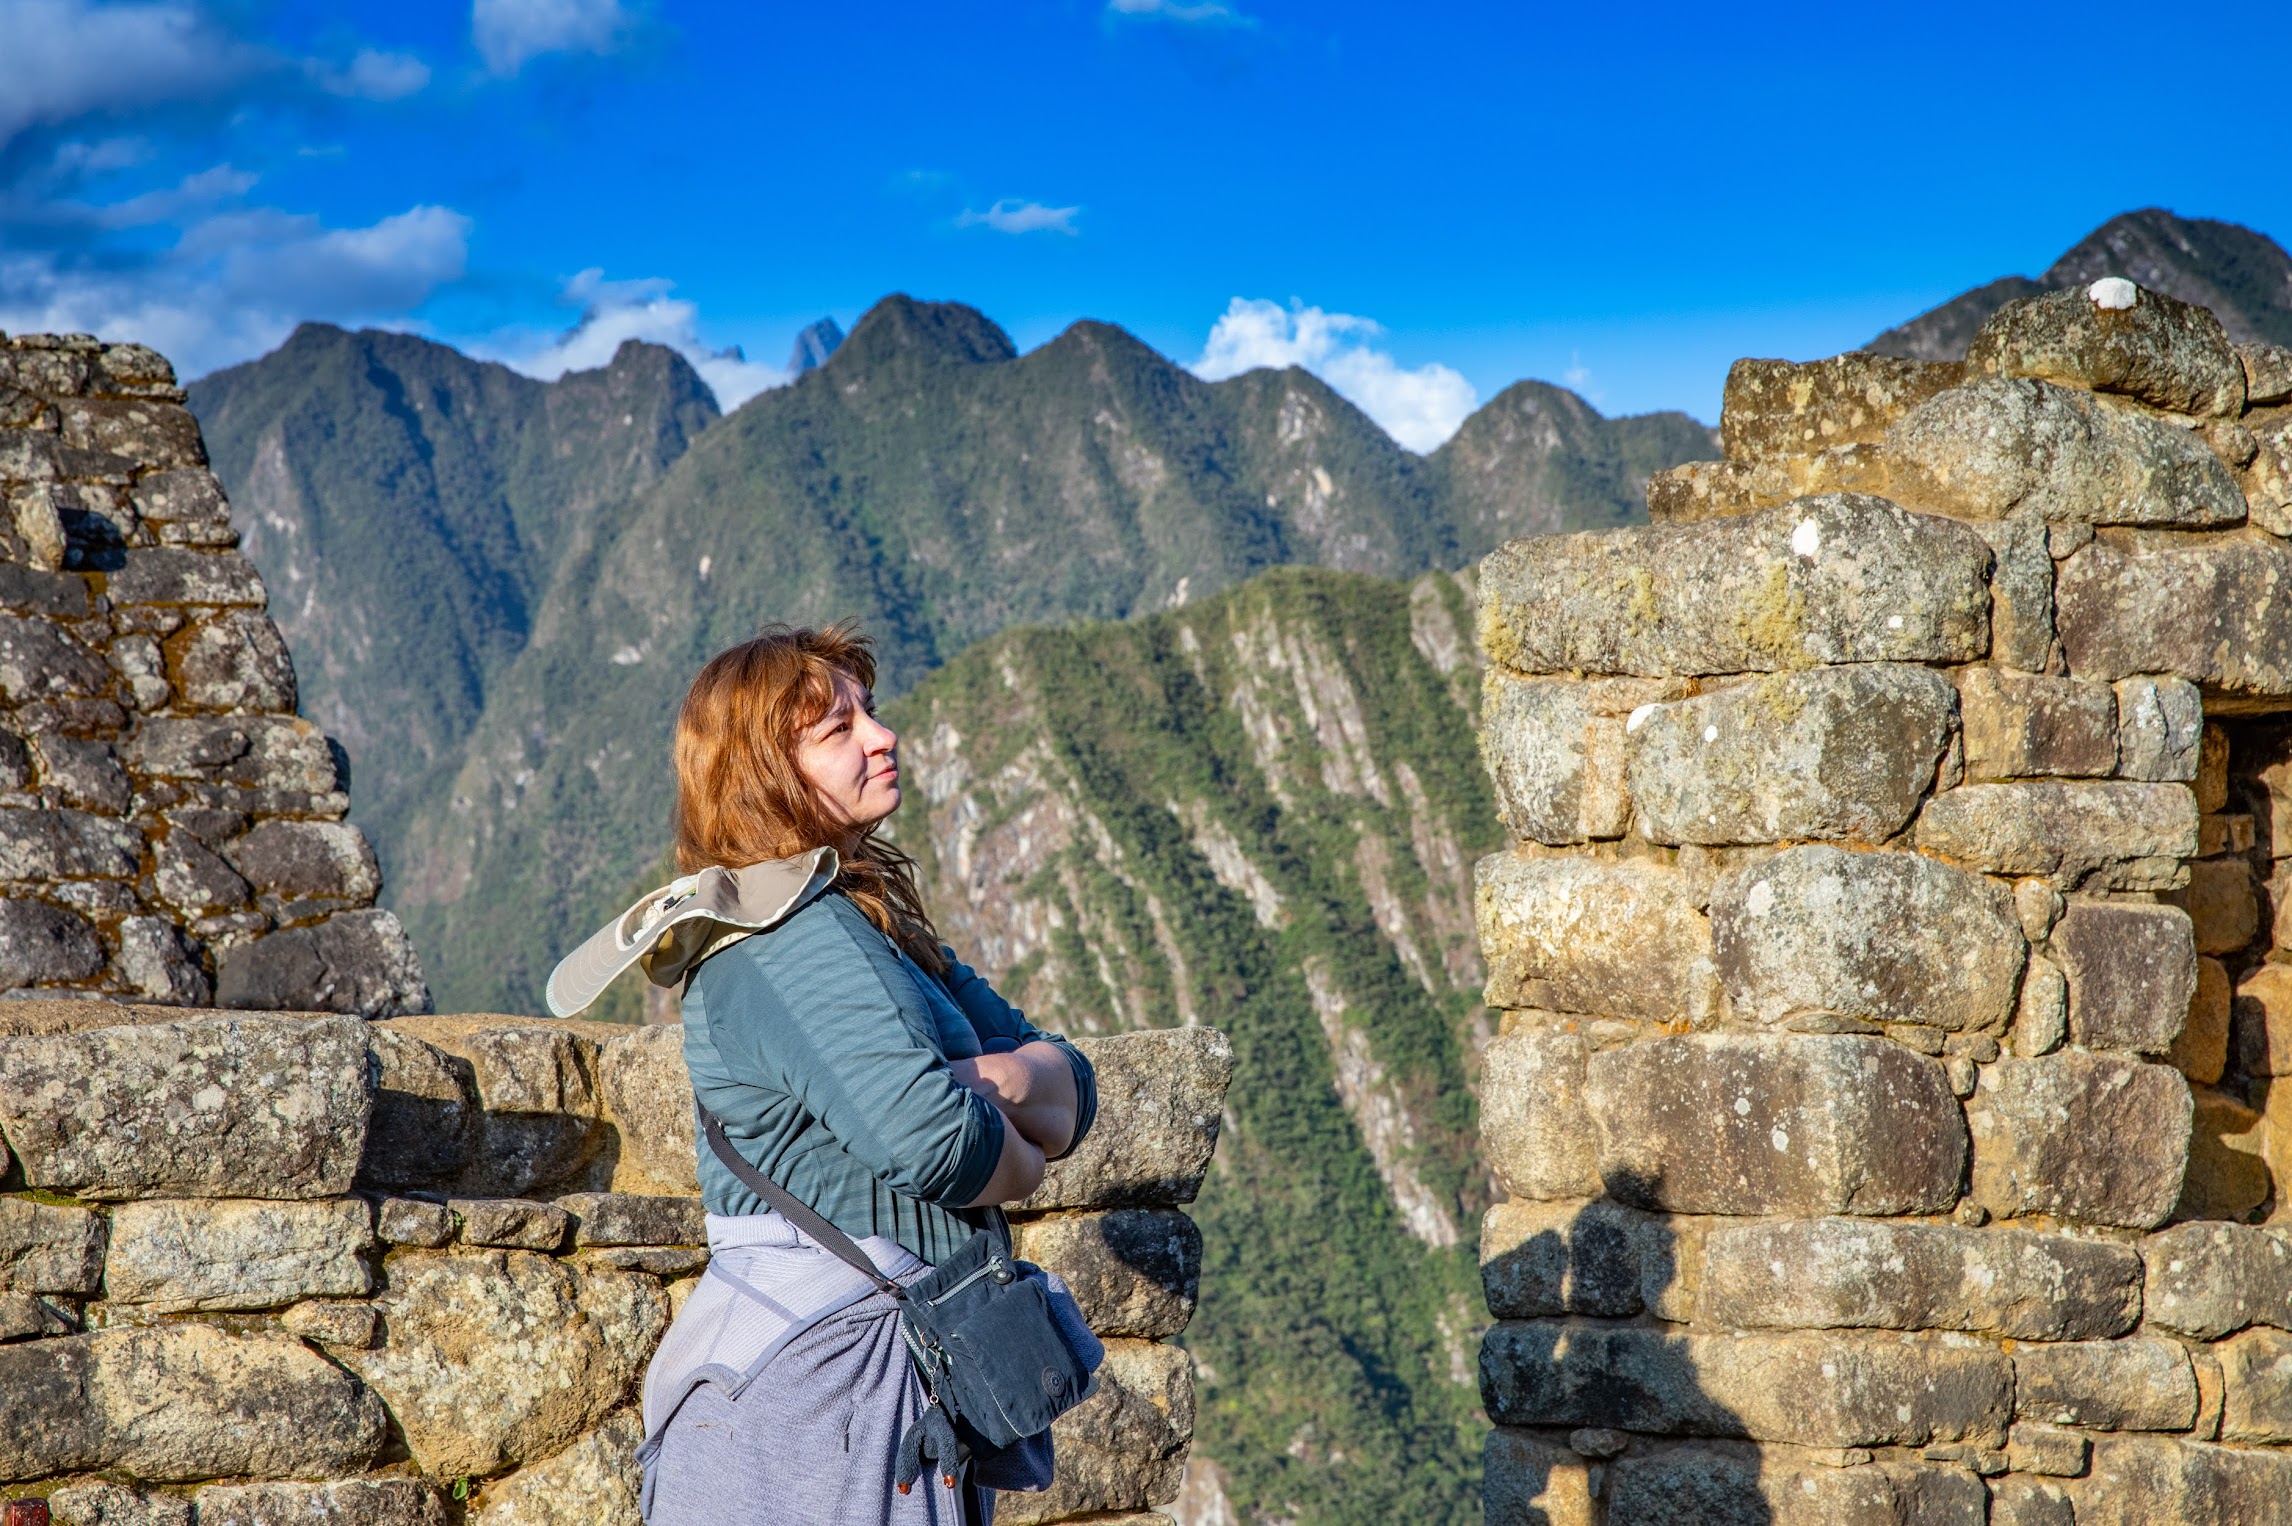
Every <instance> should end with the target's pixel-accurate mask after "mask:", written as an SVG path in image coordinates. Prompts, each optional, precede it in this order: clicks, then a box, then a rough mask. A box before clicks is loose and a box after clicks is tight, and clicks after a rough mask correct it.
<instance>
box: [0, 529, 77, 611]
mask: <svg viewBox="0 0 2292 1526" xmlns="http://www.w3.org/2000/svg"><path fill="white" fill-rule="evenodd" d="M60 550H61V548H60V545H59V554H60ZM0 610H5V611H7V612H8V613H10V614H17V615H43V616H46V617H47V618H49V619H52V620H83V619H85V618H87V613H88V585H87V583H86V581H85V580H84V579H82V578H81V577H80V575H79V574H78V573H76V572H43V571H40V570H38V569H36V568H32V567H26V566H22V565H20V564H18V563H15V562H5V563H0Z"/></svg>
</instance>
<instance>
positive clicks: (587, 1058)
mask: <svg viewBox="0 0 2292 1526" xmlns="http://www.w3.org/2000/svg"><path fill="white" fill-rule="evenodd" d="M387 1026H388V1028H390V1029H391V1030H392V1031H395V1032H397V1033H401V1034H404V1035H406V1036H408V1037H410V1038H415V1039H418V1040H420V1041H421V1042H423V1043H426V1044H428V1045H429V1046H430V1047H431V1048H432V1049H433V1050H436V1051H440V1052H443V1053H445V1054H447V1055H450V1056H452V1057H453V1059H454V1060H456V1061H459V1062H460V1063H461V1064H462V1065H467V1066H468V1067H469V1071H470V1075H471V1077H472V1080H473V1081H474V1084H475V1085H476V1088H477V1096H478V1103H479V1114H478V1118H477V1135H476V1139H475V1142H474V1145H473V1146H472V1149H471V1151H470V1156H469V1164H468V1165H467V1166H466V1167H464V1168H463V1170H462V1171H461V1172H460V1174H459V1175H457V1176H456V1177H455V1178H454V1180H453V1183H452V1185H453V1187H454V1189H455V1190H456V1191H457V1192H459V1193H460V1194H462V1195H464V1196H468V1197H522V1196H525V1195H527V1194H529V1193H531V1192H533V1191H534V1190H535V1189H536V1188H546V1187H548V1186H550V1185H553V1184H555V1183H559V1182H565V1181H568V1180H569V1179H571V1178H573V1177H574V1176H575V1174H576V1173H577V1172H579V1171H580V1170H581V1168H582V1167H584V1166H585V1165H587V1164H588V1162H589V1160H590V1159H591V1157H593V1156H594V1155H595V1154H596V1152H597V1149H598V1147H599V1145H600V1143H601V1142H602V1139H603V1133H604V1131H603V1129H602V1127H601V1125H600V1121H599V1118H598V1112H599V1109H598V1101H597V1088H596V1082H595V1079H594V1078H595V1075H596V1066H597V1055H598V1045H597V1043H596V1041H595V1040H594V1039H593V1038H592V1037H590V1036H589V1035H588V1034H587V1033H584V1032H580V1031H578V1030H579V1029H580V1028H584V1027H588V1028H594V1027H596V1026H597V1025H594V1024H585V1025H583V1024H575V1025H565V1024H558V1023H553V1022H550V1021H547V1020H543V1019H534V1018H519V1017H512V1016H494V1015H490V1014H477V1015H471V1016H456V1017H413V1018H398V1019H394V1020H392V1021H391V1022H390V1023H389V1024H388V1025H387ZM603 1031H610V1030H603ZM456 1069H459V1066H457V1067H456ZM691 1107H692V1102H691V1098H690V1097H689V1095H688V1096H687V1098H686V1100H685V1108H686V1111H688V1112H689V1111H690V1110H691Z"/></svg>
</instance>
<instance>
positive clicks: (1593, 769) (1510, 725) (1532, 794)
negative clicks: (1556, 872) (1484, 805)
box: [1480, 667, 1686, 844]
mask: <svg viewBox="0 0 2292 1526" xmlns="http://www.w3.org/2000/svg"><path fill="white" fill-rule="evenodd" d="M1685 690H1686V686H1685V685H1684V684H1681V683H1678V682H1667V681H1664V680H1659V679H1643V678H1611V679H1590V680H1587V681H1584V682H1580V683H1579V682H1574V681H1571V680H1568V679H1559V678H1542V679H1537V678H1521V677H1519V676H1518V675H1516V674H1513V673H1510V672H1507V671H1506V670H1505V669H1503V668H1493V667H1492V668H1490V669H1488V670H1487V672H1486V674H1485V675H1484V678H1483V685H1482V702H1481V728H1480V751H1481V760H1482V761H1483V762H1484V763H1485V764H1486V765H1487V768H1488V777H1489V779H1490V781H1491V782H1492V783H1494V784H1495V786H1496V809H1497V813H1498V814H1499V815H1501V816H1502V817H1503V818H1504V823H1505V825H1506V826H1508V827H1509V828H1511V830H1512V833H1513V835H1514V836H1516V837H1522V838H1528V839H1532V840H1534V841H1536V842H1542V843H1554V844H1558V843H1577V842H1585V841H1588V840H1591V839H1594V838H1611V837H1621V836H1623V835H1624V834H1625V833H1626V832H1628V831H1630V830H1631V799H1630V796H1629V794H1628V793H1627V792H1626V790H1625V788H1624V772H1623V758H1624V722H1625V718H1626V717H1628V716H1629V715H1630V714H1631V713H1632V712H1633V711H1634V710H1636V709H1638V708H1639V707H1640V706H1642V705H1648V704H1654V703H1656V702H1658V701H1662V700H1671V699H1677V698H1679V697H1680V695H1681V694H1683V693H1684V692H1685Z"/></svg>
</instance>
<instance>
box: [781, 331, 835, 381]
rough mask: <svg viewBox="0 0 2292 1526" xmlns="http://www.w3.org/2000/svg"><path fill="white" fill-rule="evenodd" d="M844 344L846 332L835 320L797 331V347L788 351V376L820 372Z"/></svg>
mask: <svg viewBox="0 0 2292 1526" xmlns="http://www.w3.org/2000/svg"><path fill="white" fill-rule="evenodd" d="M843 342H844V331H843V329H842V328H841V327H839V326H838V325H837V323H836V320H835V319H833V318H822V319H820V320H819V321H818V322H817V323H808V324H806V325H805V326H804V327H803V328H802V329H800V330H798V331H797V334H796V343H795V346H794V347H793V348H792V349H790V350H789V351H788V374H789V375H790V376H801V375H802V374H803V373H804V372H806V371H816V370H818V369H819V368H820V367H821V366H824V365H826V364H827V363H828V357H829V356H830V355H833V354H835V353H836V347H837V346H838V345H840V344H842V343H843Z"/></svg>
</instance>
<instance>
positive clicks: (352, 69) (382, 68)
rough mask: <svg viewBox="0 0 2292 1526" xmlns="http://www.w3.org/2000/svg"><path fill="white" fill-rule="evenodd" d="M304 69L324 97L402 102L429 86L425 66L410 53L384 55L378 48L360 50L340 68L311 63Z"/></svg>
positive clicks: (428, 74) (428, 68) (427, 69)
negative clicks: (322, 91)
mask: <svg viewBox="0 0 2292 1526" xmlns="http://www.w3.org/2000/svg"><path fill="white" fill-rule="evenodd" d="M305 67H306V68H307V69H308V70H309V71H310V77H311V78H312V79H313V80H316V81H317V82H318V87H319V88H320V89H321V90H324V91H325V92H326V93H327V94H329V95H342V96H349V97H351V98H352V99H354V100H361V101H402V100H404V99H405V98H406V97H407V96H410V95H419V94H420V93H421V92H422V90H423V88H424V87H425V86H427V85H428V84H429V83H430V66H429V65H428V64H426V63H423V62H422V61H421V60H420V59H418V58H416V57H414V56H413V55H412V54H411V53H385V52H382V51H381V50H380V49H378V48H360V49H359V50H358V52H357V53H356V54H355V55H353V56H352V58H351V60H350V62H349V64H348V65H347V66H346V67H343V68H339V69H337V68H334V67H332V66H331V65H327V64H321V63H318V62H316V61H315V60H314V61H313V62H311V63H309V64H307V65H305Z"/></svg>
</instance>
